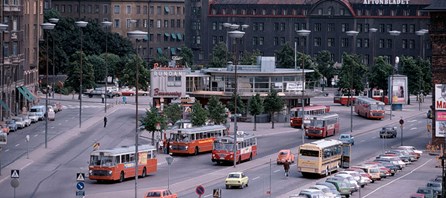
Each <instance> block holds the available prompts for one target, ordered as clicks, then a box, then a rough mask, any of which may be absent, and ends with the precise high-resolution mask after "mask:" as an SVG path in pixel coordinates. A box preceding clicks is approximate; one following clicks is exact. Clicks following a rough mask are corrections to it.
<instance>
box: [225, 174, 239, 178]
mask: <svg viewBox="0 0 446 198" xmlns="http://www.w3.org/2000/svg"><path fill="white" fill-rule="evenodd" d="M228 178H240V174H234V173H232V174H229V175H228Z"/></svg>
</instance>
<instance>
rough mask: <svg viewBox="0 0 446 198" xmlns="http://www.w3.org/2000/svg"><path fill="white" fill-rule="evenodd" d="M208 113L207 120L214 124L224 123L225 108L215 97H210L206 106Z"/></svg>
mask: <svg viewBox="0 0 446 198" xmlns="http://www.w3.org/2000/svg"><path fill="white" fill-rule="evenodd" d="M207 108H208V112H209V119H210V120H211V121H212V122H214V123H215V124H222V123H225V122H226V112H225V106H224V105H223V104H222V103H221V102H220V99H219V98H218V97H216V96H211V98H210V99H209V103H208V105H207Z"/></svg>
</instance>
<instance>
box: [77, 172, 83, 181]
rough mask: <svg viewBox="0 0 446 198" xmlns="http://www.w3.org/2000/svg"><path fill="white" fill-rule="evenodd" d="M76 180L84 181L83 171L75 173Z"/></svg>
mask: <svg viewBox="0 0 446 198" xmlns="http://www.w3.org/2000/svg"><path fill="white" fill-rule="evenodd" d="M76 181H85V173H76Z"/></svg>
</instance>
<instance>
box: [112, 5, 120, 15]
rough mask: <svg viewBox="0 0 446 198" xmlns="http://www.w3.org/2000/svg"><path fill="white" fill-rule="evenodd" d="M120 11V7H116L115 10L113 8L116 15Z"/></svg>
mask: <svg viewBox="0 0 446 198" xmlns="http://www.w3.org/2000/svg"><path fill="white" fill-rule="evenodd" d="M120 9H121V8H120V7H119V5H115V6H114V8H113V10H114V12H115V14H119V11H120Z"/></svg>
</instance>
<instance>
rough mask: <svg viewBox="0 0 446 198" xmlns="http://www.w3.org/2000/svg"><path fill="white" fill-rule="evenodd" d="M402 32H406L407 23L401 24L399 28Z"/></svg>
mask: <svg viewBox="0 0 446 198" xmlns="http://www.w3.org/2000/svg"><path fill="white" fill-rule="evenodd" d="M401 32H402V33H406V32H407V24H403V28H402V29H401Z"/></svg>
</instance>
